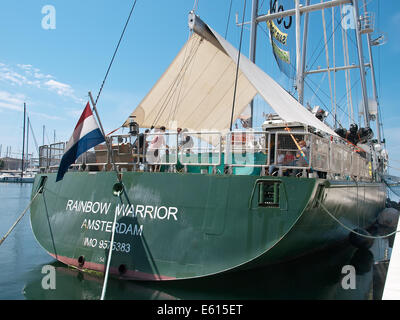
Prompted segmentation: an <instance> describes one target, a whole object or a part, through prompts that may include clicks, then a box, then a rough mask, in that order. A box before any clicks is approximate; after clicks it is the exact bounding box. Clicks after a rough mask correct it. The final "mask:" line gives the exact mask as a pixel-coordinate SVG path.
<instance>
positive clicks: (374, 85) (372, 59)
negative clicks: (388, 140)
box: [363, 0, 381, 143]
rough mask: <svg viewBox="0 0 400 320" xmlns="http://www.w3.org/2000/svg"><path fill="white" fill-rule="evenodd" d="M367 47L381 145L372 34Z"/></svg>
mask: <svg viewBox="0 0 400 320" xmlns="http://www.w3.org/2000/svg"><path fill="white" fill-rule="evenodd" d="M363 1H364V13H365V14H366V13H367V2H366V0H363ZM367 45H368V53H369V63H370V69H371V82H372V93H373V95H374V99H375V101H376V107H377V109H376V111H377V112H376V137H377V139H378V143H381V124H380V119H379V102H378V92H377V89H376V79H375V68H374V58H373V56H372V45H371V34H370V33H368V35H367Z"/></svg>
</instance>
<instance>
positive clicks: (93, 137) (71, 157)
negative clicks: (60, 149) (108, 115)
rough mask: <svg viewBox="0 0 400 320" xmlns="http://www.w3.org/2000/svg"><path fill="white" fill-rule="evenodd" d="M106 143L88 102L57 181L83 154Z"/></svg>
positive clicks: (68, 146)
mask: <svg viewBox="0 0 400 320" xmlns="http://www.w3.org/2000/svg"><path fill="white" fill-rule="evenodd" d="M104 141H105V139H104V136H103V134H102V133H101V131H100V129H99V126H98V125H97V122H96V119H95V118H94V116H93V113H92V110H91V108H90V104H89V102H88V103H87V105H86V107H85V110H83V113H82V115H81V117H80V118H79V121H78V123H77V125H76V127H75V130H74V133H73V134H72V137H71V138H70V139H69V141H68V143H67V146H66V148H65V151H64V155H63V156H62V158H61V162H60V166H59V168H58V173H57V179H56V181H60V180H62V178H63V177H64V174H65V173H66V172H67V171H68V168H69V166H70V165H71V164H73V163H74V162H75V161H76V159H78V158H79V156H80V155H81V154H82V153H84V152H86V151H87V150H89V149H90V148H93V147H94V146H97V145H98V144H100V143H102V142H104Z"/></svg>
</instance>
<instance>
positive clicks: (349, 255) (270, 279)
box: [0, 183, 390, 300]
mask: <svg viewBox="0 0 400 320" xmlns="http://www.w3.org/2000/svg"><path fill="white" fill-rule="evenodd" d="M31 188H32V185H31V184H17V183H2V184H0V203H1V206H0V236H1V237H2V236H3V235H4V234H5V233H6V232H7V231H8V229H9V228H10V227H11V225H12V224H13V223H14V222H15V220H16V219H17V218H18V216H19V215H20V214H21V213H22V212H23V210H24V209H25V208H26V206H27V205H28V204H29V201H30V195H31ZM389 252H390V249H389V241H388V240H386V239H381V240H379V241H378V240H375V242H374V245H373V246H372V247H371V248H370V249H357V248H355V247H353V246H352V245H351V244H350V243H348V241H344V242H341V243H338V244H337V245H336V246H334V247H332V248H329V249H326V250H324V251H320V252H318V253H314V254H312V255H308V256H305V257H302V258H299V259H297V260H294V261H291V262H287V263H284V264H281V265H274V266H269V267H266V268H262V269H256V270H247V271H242V272H240V273H227V274H225V275H220V276H218V277H211V278H206V279H196V280H190V281H183V280H182V281H173V282H162V283H156V282H139V281H121V280H118V279H114V278H110V280H109V281H108V286H107V295H106V298H107V299H131V300H157V299H162V300H180V299H183V300H186V299H191V300H193V299H196V300H197V299H201V300H213V299H228V300H234V299H240V300H246V299H257V300H258V299H334V300H336V299H340V300H380V299H381V297H382V291H383V287H384V281H385V277H386V271H387V266H388V263H387V259H388V253H389ZM349 266H350V267H349ZM352 267H353V268H354V269H351V268H352ZM50 269H51V270H54V271H55V277H54V283H53V285H54V286H53V285H52V286H49V285H46V284H48V283H49V282H48V276H49V274H50V271H49V270H50ZM351 270H355V274H354V279H352V278H351V276H352V274H351ZM46 277H47V278H46ZM353 280H354V281H353ZM102 286H103V277H102V275H101V274H97V273H88V272H81V271H79V270H76V269H74V268H70V267H68V266H66V265H64V264H62V263H59V262H57V261H55V260H54V259H53V258H52V257H51V256H49V255H48V254H47V253H46V252H45V251H44V250H43V249H42V248H41V247H40V245H39V244H38V243H37V242H36V240H35V237H34V235H33V233H32V230H31V226H30V219H29V211H28V212H27V213H26V215H25V216H24V217H23V219H22V220H21V221H20V223H19V224H18V225H17V227H16V228H15V229H14V231H13V232H12V233H11V234H10V236H9V237H8V238H7V239H6V240H5V241H4V242H3V244H2V245H1V246H0V299H2V300H24V299H28V300H54V299H56V300H58V299H60V300H64V299H68V300H70V299H72V300H75V299H79V300H81V299H88V300H95V299H100V296H101V291H102Z"/></svg>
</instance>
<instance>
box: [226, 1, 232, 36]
mask: <svg viewBox="0 0 400 320" xmlns="http://www.w3.org/2000/svg"><path fill="white" fill-rule="evenodd" d="M232 2H233V0H231V4H230V5H229V14H228V19H227V20H226V28H225V37H224V38H225V40H226V37H227V36H228V27H229V20H230V19H231V11H232Z"/></svg>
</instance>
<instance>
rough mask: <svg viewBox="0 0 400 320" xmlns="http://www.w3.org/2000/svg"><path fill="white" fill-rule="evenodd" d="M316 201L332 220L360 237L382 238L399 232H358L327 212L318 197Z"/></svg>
mask: <svg viewBox="0 0 400 320" xmlns="http://www.w3.org/2000/svg"><path fill="white" fill-rule="evenodd" d="M317 201H318V202H319V204H320V205H321V208H322V209H323V210H324V211H325V212H326V213H327V214H328V215H329V216H330V217H331V218H332V219H333V220H335V221H336V222H337V223H338V224H340V225H341V226H342V227H343V228H345V229H346V230H348V231H350V232H351V233H354V234H356V235H358V236H360V237H364V238H369V239H384V238H388V237H391V236H393V235H394V234H396V233H398V232H400V230H397V231H393V232H391V233H389V234H386V235H384V236H369V235H366V234H362V233H359V232H357V231H355V230H353V229H351V228H349V227H348V226H346V225H344V224H343V223H342V222H340V221H339V219H337V218H336V217H335V216H334V215H333V214H332V213H330V212H329V210H328V209H326V208H325V206H324V205H323V204H322V203H321V200H319V199H318V200H317Z"/></svg>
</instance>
